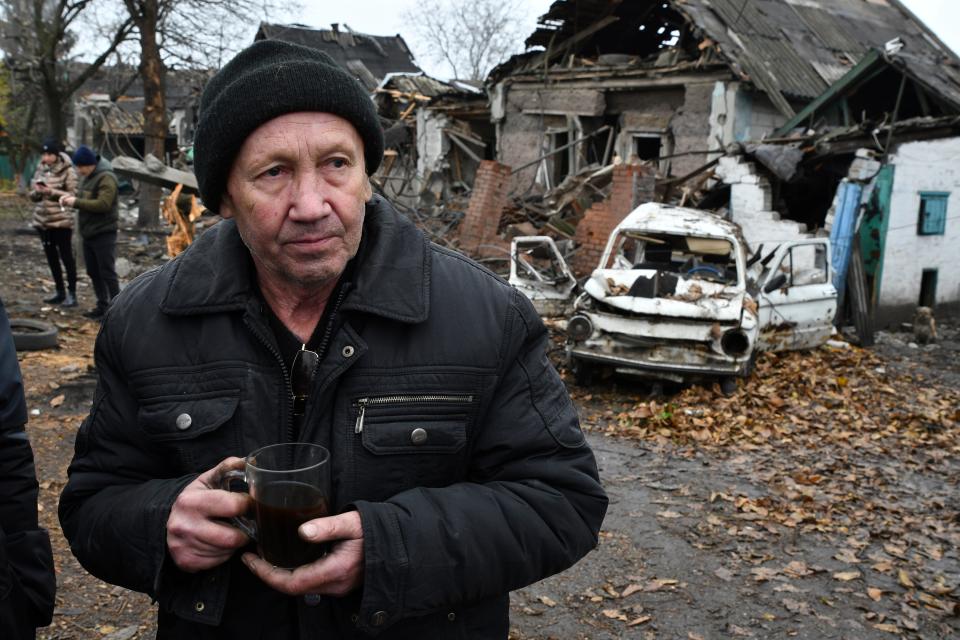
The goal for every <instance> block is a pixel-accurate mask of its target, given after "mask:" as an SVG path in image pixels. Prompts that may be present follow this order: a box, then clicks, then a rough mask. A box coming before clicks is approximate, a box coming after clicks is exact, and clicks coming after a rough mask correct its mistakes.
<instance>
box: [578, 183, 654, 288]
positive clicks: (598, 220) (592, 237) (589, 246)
mask: <svg viewBox="0 0 960 640" xmlns="http://www.w3.org/2000/svg"><path fill="white" fill-rule="evenodd" d="M649 171H650V169H649V167H646V166H644V165H629V164H627V165H624V164H620V165H617V166H616V167H614V168H613V183H612V188H611V190H610V197H609V198H606V199H605V200H601V201H600V202H597V203H595V204H594V205H593V206H592V207H590V208H589V209H588V210H587V212H586V213H585V214H584V216H583V219H582V220H580V222H579V224H577V234H576V237H575V238H574V240H575V241H576V244H577V253H576V256H575V257H574V260H573V264H572V265H571V266H572V269H573V272H574V274H575V275H577V276H578V277H580V276H585V275H589V274H590V273H591V272H593V270H594V269H596V268H597V265H598V264H599V262H600V255H601V254H602V253H603V250H604V248H605V247H606V246H607V240H608V239H609V237H610V233H611V232H612V231H613V229H614V227H616V226H617V225H618V224H620V222H622V221H623V219H624V218H625V217H627V214H629V213H630V212H631V211H633V209H634V208H636V207H637V206H638V205H640V204H643V203H644V202H652V201H653V190H654V185H655V182H656V180H655V177H654V176H653V175H651V174H650V173H649Z"/></svg>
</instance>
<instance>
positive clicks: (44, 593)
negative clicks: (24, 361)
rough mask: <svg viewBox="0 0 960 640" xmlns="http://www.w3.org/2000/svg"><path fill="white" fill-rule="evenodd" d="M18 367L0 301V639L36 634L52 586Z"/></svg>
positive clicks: (49, 605)
mask: <svg viewBox="0 0 960 640" xmlns="http://www.w3.org/2000/svg"><path fill="white" fill-rule="evenodd" d="M26 423H27V404H26V401H25V400H24V397H23V381H22V379H21V377H20V365H19V364H18V363H17V354H16V351H15V350H14V346H13V336H12V335H11V333H10V322H9V320H8V319H7V312H6V309H4V306H3V301H2V300H0V638H3V640H25V639H27V638H34V637H36V629H37V627H45V626H46V625H48V624H50V620H51V619H52V617H53V604H54V600H53V596H54V592H55V591H56V588H57V581H56V577H55V576H54V573H53V553H52V551H51V549H50V537H49V536H48V535H47V532H46V530H45V529H41V528H40V525H39V523H38V521H37V492H38V489H39V487H38V486H37V473H36V470H35V469H34V466H33V451H31V449H30V441H29V440H27V432H26V431H25V430H24V425H25V424H26Z"/></svg>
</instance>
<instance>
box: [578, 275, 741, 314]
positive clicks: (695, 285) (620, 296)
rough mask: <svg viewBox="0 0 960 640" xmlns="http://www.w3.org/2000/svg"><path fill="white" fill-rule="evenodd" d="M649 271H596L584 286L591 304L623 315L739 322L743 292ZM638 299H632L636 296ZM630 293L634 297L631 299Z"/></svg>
mask: <svg viewBox="0 0 960 640" xmlns="http://www.w3.org/2000/svg"><path fill="white" fill-rule="evenodd" d="M662 275H663V274H660V275H658V273H657V271H656V270H649V269H596V270H595V271H594V272H593V274H592V275H591V276H590V278H589V279H588V280H587V281H586V283H585V284H584V290H585V291H586V292H587V294H588V295H590V296H591V297H592V298H594V299H595V300H598V301H600V302H603V303H604V304H606V305H608V306H610V307H613V308H614V309H620V310H622V311H624V312H627V313H636V314H642V315H655V316H664V317H669V318H690V319H698V320H713V321H739V320H740V314H741V311H742V309H743V305H744V299H745V297H746V292H745V291H744V289H743V288H742V287H740V286H739V285H725V284H722V283H718V282H712V281H709V280H703V279H698V278H689V279H688V278H684V277H682V276H675V277H670V278H669V280H665V281H664V282H665V283H664V284H661V283H660V282H659V281H658V278H662ZM641 291H642V292H643V293H642V294H641V295H635V294H636V293H638V292H641ZM631 293H634V295H631Z"/></svg>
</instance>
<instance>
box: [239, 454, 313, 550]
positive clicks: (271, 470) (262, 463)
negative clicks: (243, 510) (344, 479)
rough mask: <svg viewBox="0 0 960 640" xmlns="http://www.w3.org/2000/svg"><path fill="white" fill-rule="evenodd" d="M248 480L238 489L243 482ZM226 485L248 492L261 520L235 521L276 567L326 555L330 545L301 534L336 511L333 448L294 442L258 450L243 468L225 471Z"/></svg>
mask: <svg viewBox="0 0 960 640" xmlns="http://www.w3.org/2000/svg"><path fill="white" fill-rule="evenodd" d="M238 484H242V485H245V487H244V488H243V489H238V487H237V485H238ZM220 487H221V488H222V489H226V490H228V491H238V490H240V491H246V492H248V493H249V494H250V497H251V498H252V499H253V512H254V515H255V519H253V520H251V519H250V518H247V517H242V516H241V517H237V518H231V521H232V523H233V524H234V525H236V526H237V527H238V528H240V529H241V530H243V532H244V533H246V534H247V535H249V536H250V538H251V539H253V540H254V541H255V542H256V543H257V549H258V551H259V553H260V557H261V558H263V559H264V560H266V561H267V562H269V563H270V564H272V565H274V566H276V567H282V568H284V569H292V568H294V567H299V566H301V565H304V564H309V563H310V562H313V561H314V560H317V559H318V558H320V557H321V556H323V555H324V554H325V553H326V552H327V551H328V548H329V545H327V544H317V543H314V542H308V541H306V540H304V539H303V538H301V537H300V534H299V532H298V529H299V528H300V525H302V524H303V523H304V522H307V521H308V520H313V519H314V518H322V517H324V516H328V515H330V452H329V451H327V449H326V448H324V447H321V446H320V445H317V444H309V443H306V442H291V443H285V444H273V445H270V446H267V447H262V448H260V449H257V450H256V451H254V452H253V453H251V454H250V455H248V456H247V457H246V459H245V461H244V468H243V470H240V469H234V470H230V471H227V472H225V473H224V474H223V475H222V476H221V478H220Z"/></svg>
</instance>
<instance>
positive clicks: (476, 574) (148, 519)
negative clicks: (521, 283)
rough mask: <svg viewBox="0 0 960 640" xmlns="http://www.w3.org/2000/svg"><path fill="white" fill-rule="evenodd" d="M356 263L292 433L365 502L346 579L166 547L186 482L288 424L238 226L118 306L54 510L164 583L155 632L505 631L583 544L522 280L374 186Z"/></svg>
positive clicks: (78, 533) (78, 531) (88, 547)
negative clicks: (269, 571)
mask: <svg viewBox="0 0 960 640" xmlns="http://www.w3.org/2000/svg"><path fill="white" fill-rule="evenodd" d="M355 262H356V266H355V270H354V272H353V275H352V277H351V283H350V286H348V287H347V289H346V293H345V295H344V298H343V302H342V304H341V306H340V311H339V313H338V314H337V317H338V318H341V319H342V322H340V323H339V324H338V325H337V326H336V328H335V329H334V332H333V334H332V338H331V341H330V347H329V349H328V350H327V355H326V357H325V358H324V359H323V360H322V361H321V363H320V365H319V367H318V369H317V374H316V377H315V380H314V387H313V391H312V393H311V396H310V397H311V400H310V403H309V404H308V406H307V410H306V416H305V418H304V427H303V429H304V431H303V434H302V435H303V437H302V438H301V439H303V440H308V441H315V442H320V443H323V444H326V445H327V446H329V447H330V449H331V451H332V464H333V467H332V478H333V492H334V496H333V502H334V506H335V508H336V509H337V510H342V509H345V508H356V509H357V510H358V511H359V513H360V515H361V519H362V523H363V533H364V559H365V575H364V582H363V585H362V586H361V587H360V588H359V589H358V590H357V591H356V592H355V593H354V594H352V595H350V596H348V597H345V598H342V599H337V598H323V599H321V600H320V602H319V603H316V602H315V601H311V600H310V599H308V598H290V597H286V596H282V595H280V594H278V593H276V592H273V591H271V590H270V589H269V588H267V587H266V586H264V585H263V584H262V583H259V582H258V581H257V580H256V578H254V577H252V574H250V573H249V572H248V571H247V570H246V568H245V567H244V566H243V565H242V563H240V562H239V561H238V559H237V558H236V556H235V557H234V558H233V559H232V560H231V561H229V562H228V563H226V564H224V565H221V566H220V567H218V568H217V569H215V570H212V571H205V572H201V573H198V574H194V575H187V574H185V573H182V572H180V571H178V569H177V568H176V567H175V565H174V564H173V562H172V561H171V560H170V558H169V557H168V555H167V553H166V547H165V535H166V534H165V524H166V521H167V518H168V515H169V511H170V508H171V505H172V503H173V501H174V499H175V498H176V496H177V494H178V493H179V491H180V490H181V489H182V488H183V487H184V486H185V485H186V484H187V483H189V482H190V481H191V480H192V479H193V478H194V477H196V475H197V474H198V473H200V472H202V471H205V470H208V469H210V468H212V467H213V466H214V465H216V464H217V463H218V462H220V461H221V460H222V459H223V458H224V457H225V456H227V455H237V456H242V455H244V454H245V453H247V452H249V451H251V450H253V449H255V448H257V447H259V446H262V445H266V444H270V443H275V442H283V441H286V440H289V439H290V438H291V432H292V431H291V424H292V421H291V406H292V403H291V401H290V383H289V374H288V372H287V371H286V368H285V366H284V364H283V359H282V357H281V356H280V354H279V352H278V347H277V344H276V341H275V339H274V337H273V334H272V332H271V330H270V328H269V324H268V320H267V319H266V318H265V316H264V313H263V308H262V303H261V302H260V299H259V297H258V296H257V295H256V294H255V292H254V291H253V290H252V289H251V279H252V277H253V275H254V274H253V266H252V261H251V259H250V257H249V253H248V251H247V250H246V248H245V247H244V245H243V243H242V242H241V239H240V236H239V234H238V233H237V230H236V226H235V225H234V224H233V223H232V222H231V221H225V222H222V223H220V224H218V225H216V226H214V227H213V228H211V229H210V230H208V231H207V232H206V233H204V234H203V235H202V236H201V237H200V238H199V239H198V240H197V242H195V243H194V244H193V245H192V246H191V247H190V248H189V249H188V250H187V251H186V252H184V253H183V254H181V255H180V256H179V257H178V258H176V259H175V260H173V261H171V262H170V263H168V264H167V265H165V266H163V267H162V268H160V269H159V270H156V271H153V272H149V273H147V274H145V275H143V276H141V277H140V278H138V279H137V280H135V281H134V282H132V283H131V284H130V285H129V286H128V287H127V288H126V289H125V290H124V291H123V292H122V293H121V294H120V297H119V298H118V299H117V301H116V303H115V304H114V305H113V306H112V307H111V309H110V311H108V313H107V316H106V319H105V322H104V324H103V328H102V330H101V333H100V335H99V337H98V339H97V345H96V365H97V370H98V372H99V375H100V380H99V385H98V389H97V392H96V395H95V399H94V404H93V408H92V411H91V414H90V416H89V417H88V418H87V420H86V421H85V422H84V423H83V425H82V427H81V429H80V432H79V434H78V437H77V444H76V455H75V458H74V461H73V463H72V464H71V466H70V471H69V474H70V477H69V482H68V483H67V486H66V487H65V489H64V492H63V495H62V498H61V503H60V518H61V523H62V525H63V529H64V532H65V534H66V536H67V538H68V540H69V541H70V543H71V546H72V549H73V552H74V553H75V554H76V556H77V558H78V559H79V560H80V562H81V563H82V564H83V565H84V566H85V567H86V568H87V569H88V570H89V571H90V572H92V573H93V574H94V575H97V576H99V577H100V578H102V579H104V580H107V581H108V582H112V583H115V584H120V585H123V586H126V587H129V588H131V589H135V590H138V591H143V592H147V593H149V594H151V595H153V596H154V597H155V598H157V599H158V600H159V603H160V632H159V637H160V638H188V637H189V638H213V637H233V638H297V637H299V638H362V637H367V636H368V635H377V634H381V637H383V638H417V639H418V640H419V639H423V638H430V639H438V638H471V639H474V638H498V639H500V640H502V639H503V638H506V636H507V632H508V592H509V591H510V590H512V589H517V588H519V587H522V586H524V585H527V584H530V583H532V582H534V581H536V580H539V579H541V578H543V577H545V576H548V575H550V574H553V573H555V572H558V571H562V570H563V569H565V568H567V567H569V566H570V565H571V564H573V563H574V562H575V561H576V560H577V559H579V558H580V557H582V556H583V555H584V554H586V553H587V552H588V551H590V550H591V549H592V548H593V547H594V546H595V544H596V541H597V535H598V531H599V528H600V524H601V521H602V520H603V515H604V512H605V510H606V505H607V498H606V496H605V494H604V492H603V490H602V488H601V487H600V483H599V481H598V478H597V467H596V463H595V461H594V458H593V454H592V453H591V451H590V449H589V448H588V447H587V445H586V444H585V440H584V437H583V434H582V433H581V431H580V428H579V423H578V418H577V414H576V410H575V409H574V407H573V405H572V403H571V401H570V399H569V396H568V394H567V391H566V389H565V387H564V385H563V383H562V381H561V380H560V378H559V376H558V375H557V373H556V371H555V370H554V369H553V368H552V366H551V365H550V363H549V361H548V359H547V355H546V348H547V344H548V343H547V334H546V330H545V328H544V326H543V323H542V322H541V321H540V319H539V317H538V316H537V315H536V313H535V312H534V310H533V307H532V306H531V305H530V303H529V302H528V301H527V299H526V298H525V297H524V296H523V295H522V294H520V293H518V292H517V291H516V290H515V289H513V288H511V287H510V286H509V285H507V284H506V283H504V282H503V281H502V280H500V279H499V278H497V277H496V276H495V275H493V274H492V273H490V272H489V271H487V270H485V269H483V268H482V267H480V266H478V265H477V264H475V263H474V262H471V261H470V260H468V259H467V258H465V257H463V256H461V255H459V254H457V253H454V252H451V251H447V250H445V249H442V248H440V247H437V246H435V245H432V244H430V243H429V242H428V241H427V240H426V239H425V238H424V236H423V235H422V234H421V233H420V232H419V231H418V230H417V229H416V228H415V227H414V226H413V225H412V224H411V223H410V222H409V221H408V220H407V219H406V218H404V217H402V216H400V215H399V214H397V213H396V212H395V211H394V209H393V208H392V207H391V206H390V205H389V204H388V203H386V202H385V201H384V200H383V199H381V198H379V197H375V198H374V200H373V201H372V202H371V203H370V204H369V205H368V206H367V213H366V222H365V224H364V232H363V241H362V243H361V247H360V250H359V253H358V256H357V258H356V259H355ZM185 414H186V415H187V416H189V420H187V419H186V418H184V417H183V416H184V415H185ZM184 425H187V426H186V428H184ZM414 429H424V430H426V432H427V438H426V440H425V441H422V440H421V439H420V438H412V437H411V435H412V433H413V430H414ZM237 555H239V554H237ZM311 604H312V606H311ZM210 625H220V629H219V630H217V629H215V628H214V627H212V626H210ZM297 625H299V627H300V633H299V634H298V633H297ZM231 634H232V635H231Z"/></svg>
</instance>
